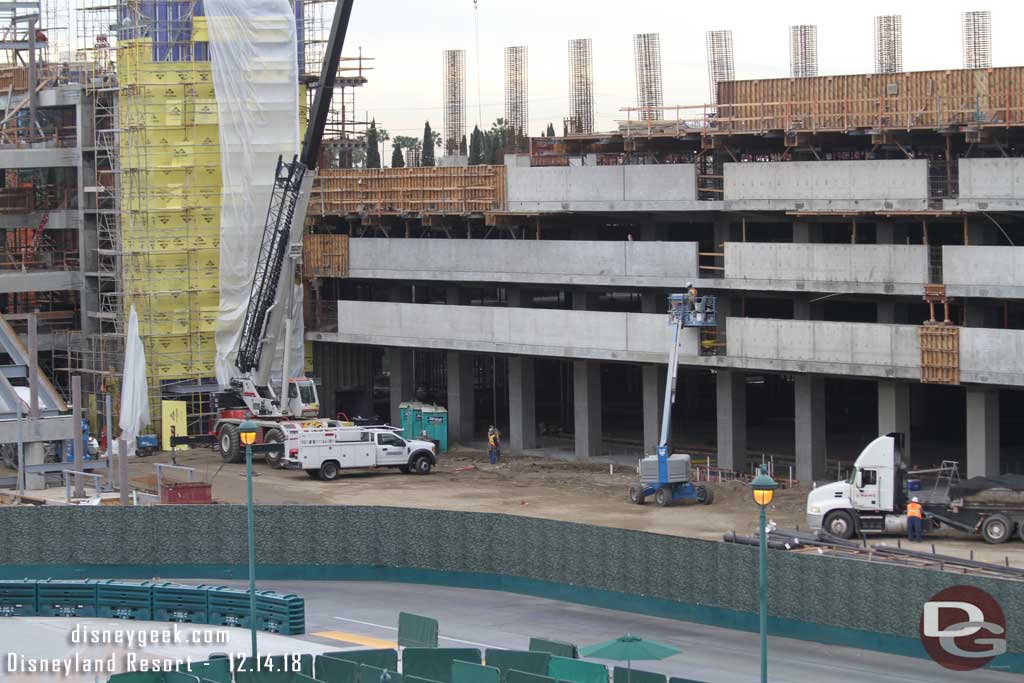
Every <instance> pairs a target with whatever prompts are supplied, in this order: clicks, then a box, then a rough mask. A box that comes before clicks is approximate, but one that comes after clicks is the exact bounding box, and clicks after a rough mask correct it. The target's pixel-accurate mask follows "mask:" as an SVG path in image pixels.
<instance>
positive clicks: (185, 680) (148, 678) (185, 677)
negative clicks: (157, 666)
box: [107, 671, 199, 683]
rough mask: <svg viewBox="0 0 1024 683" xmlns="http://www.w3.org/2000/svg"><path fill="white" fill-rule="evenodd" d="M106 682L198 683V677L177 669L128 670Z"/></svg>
mask: <svg viewBox="0 0 1024 683" xmlns="http://www.w3.org/2000/svg"><path fill="white" fill-rule="evenodd" d="M107 683H199V678H198V677H196V676H194V675H191V674H184V673H179V672H177V671H130V672H128V673H123V674H114V675H113V676H111V677H110V678H108V679H107Z"/></svg>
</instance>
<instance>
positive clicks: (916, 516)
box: [907, 496, 924, 541]
mask: <svg viewBox="0 0 1024 683" xmlns="http://www.w3.org/2000/svg"><path fill="white" fill-rule="evenodd" d="M907 540H910V541H923V540H924V508H922V507H921V502H920V501H919V500H918V499H917V496H914V497H913V498H911V499H910V502H909V503H907Z"/></svg>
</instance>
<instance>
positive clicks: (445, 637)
mask: <svg viewBox="0 0 1024 683" xmlns="http://www.w3.org/2000/svg"><path fill="white" fill-rule="evenodd" d="M334 618H335V619H337V620H338V621H350V622H352V623H353V624H362V625H363V626H372V627H374V628H383V629H387V630H388V631H397V630H398V628H397V627H395V626H385V625H384V624H374V623H373V622H370V621H359V620H358V619H347V618H345V617H334ZM437 638H438V640H450V641H451V642H453V643H464V644H466V645H475V646H477V647H483V648H488V649H491V650H505V649H507V648H504V647H501V646H499V645H487V644H486V643H476V642H473V641H472V640H461V639H459V638H449V637H448V636H442V635H439V636H438V637H437Z"/></svg>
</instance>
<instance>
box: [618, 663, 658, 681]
mask: <svg viewBox="0 0 1024 683" xmlns="http://www.w3.org/2000/svg"><path fill="white" fill-rule="evenodd" d="M612 683H665V674H656V673H651V672H650V671H639V670H637V669H631V668H629V667H625V666H617V667H615V669H613V673H612Z"/></svg>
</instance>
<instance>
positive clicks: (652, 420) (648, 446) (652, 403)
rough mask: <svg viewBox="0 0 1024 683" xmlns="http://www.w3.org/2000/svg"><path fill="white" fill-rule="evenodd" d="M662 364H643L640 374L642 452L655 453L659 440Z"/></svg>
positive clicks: (661, 405)
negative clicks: (642, 419)
mask: <svg viewBox="0 0 1024 683" xmlns="http://www.w3.org/2000/svg"><path fill="white" fill-rule="evenodd" d="M666 371H667V366H664V365H643V366H641V368H640V376H641V379H642V382H643V402H644V454H645V455H653V454H655V453H657V448H658V442H659V441H660V440H661V417H662V415H663V412H664V410H663V409H664V406H665V372H666Z"/></svg>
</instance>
